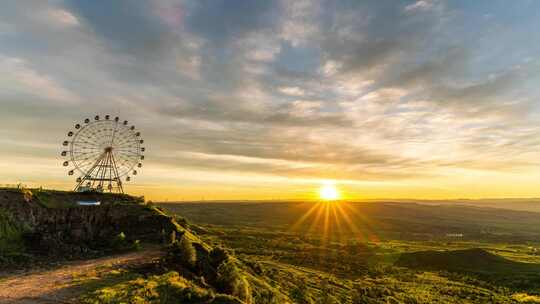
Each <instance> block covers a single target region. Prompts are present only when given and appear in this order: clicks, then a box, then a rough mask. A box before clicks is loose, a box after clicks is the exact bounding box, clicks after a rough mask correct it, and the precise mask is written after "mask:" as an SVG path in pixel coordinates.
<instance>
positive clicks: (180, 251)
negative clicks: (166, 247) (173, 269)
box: [171, 235, 197, 269]
mask: <svg viewBox="0 0 540 304" xmlns="http://www.w3.org/2000/svg"><path fill="white" fill-rule="evenodd" d="M171 254H172V260H173V262H175V263H180V264H181V265H183V266H185V267H187V268H190V269H193V268H195V265H196V263H197V252H196V251H195V248H194V247H193V244H192V243H191V241H190V240H188V238H187V237H186V236H185V235H182V237H181V238H180V240H179V241H177V242H175V243H173V244H172V248H171Z"/></svg>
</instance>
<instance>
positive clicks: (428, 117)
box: [0, 0, 540, 201]
mask: <svg viewBox="0 0 540 304" xmlns="http://www.w3.org/2000/svg"><path fill="white" fill-rule="evenodd" d="M539 15H540V2H539V1H533V0H516V1H497V0H489V1H487V0H485V1H465V0H463V1H457V0H456V1H436V0H420V1H414V0H413V1H390V0H377V1H356V0H349V1H346V0H344V1H322V0H320V1H319V0H312V1H311V0H310V1H306V0H300V1H281V0H278V1H266V0H265V1H251V0H249V1H248V0H245V1H239V0H230V1H225V0H221V1H219V0H212V1H209V0H208V1H206V0H200V1H199V0H198V1H195V0H193V1H187V0H186V1H184V0H180V1H176V0H160V1H157V0H144V1H142V0H140V1H137V0H132V1H122V0H118V1H83V0H81V1H60V0H57V1H41V0H39V1H31V0H28V1H17V0H8V1H3V2H2V9H0V146H1V148H0V184H3V183H5V184H11V183H17V182H22V183H23V184H26V185H30V186H39V185H42V186H44V187H47V188H58V189H70V188H72V187H73V186H74V180H73V176H68V175H67V170H66V168H64V167H62V161H63V160H62V158H61V157H60V152H61V151H62V146H61V143H62V141H63V140H65V139H66V134H67V132H68V131H70V130H73V126H74V124H75V123H78V122H81V121H83V120H84V119H85V118H87V117H90V118H91V117H93V116H94V115H96V114H99V115H105V114H110V115H112V116H120V117H121V118H122V119H128V120H129V121H130V122H132V123H133V124H135V126H136V127H137V129H138V130H140V131H141V133H142V136H143V138H144V140H145V146H146V153H145V155H146V159H145V161H144V166H143V168H142V170H140V174H139V175H137V176H136V177H135V178H134V179H132V181H131V182H130V183H129V184H128V185H126V189H127V191H128V192H129V193H133V194H136V195H145V196H146V197H147V198H149V199H153V200H170V201H172V200H195V199H197V200H198V199H289V198H296V199H304V198H311V197H313V196H314V195H315V193H316V191H317V189H318V188H319V187H320V185H321V184H324V183H329V182H330V183H335V184H336V186H337V187H338V188H339V189H340V191H341V192H342V195H343V196H344V197H347V198H354V199H363V198H426V199H438V198H501V197H539V196H540V186H539V181H540V124H539V122H540V99H539V98H540V87H539V86H538V83H539V82H538V81H539V80H540V77H539V76H540V73H539V72H540V39H538V38H539V36H538V30H539V29H540V16H539Z"/></svg>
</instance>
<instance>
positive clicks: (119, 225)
mask: <svg viewBox="0 0 540 304" xmlns="http://www.w3.org/2000/svg"><path fill="white" fill-rule="evenodd" d="M59 195H60V196H61V197H64V198H66V199H68V200H75V199H80V198H74V197H70V192H59ZM77 195H80V194H79V193H74V194H73V196H77ZM92 195H93V196H95V198H93V199H98V200H101V201H105V202H106V203H105V204H102V205H101V206H76V205H74V206H73V207H69V208H47V207H44V205H43V204H41V203H40V202H39V200H38V198H36V197H35V196H28V195H27V196H26V197H25V196H24V194H23V193H21V192H20V191H17V190H3V191H0V208H1V209H3V210H4V211H7V212H9V213H10V214H11V215H12V217H14V218H15V219H16V220H17V221H19V222H21V223H23V226H24V227H25V229H26V231H25V233H24V239H25V243H26V248H27V250H29V251H31V252H34V253H41V254H58V253H67V254H77V253H84V252H85V251H89V250H94V249H100V248H107V246H108V245H109V244H110V242H111V241H113V240H114V239H115V237H117V236H118V235H119V234H120V233H123V235H125V240H126V241H135V240H140V241H148V242H164V241H166V240H167V239H168V238H169V237H170V235H171V234H172V232H178V231H180V230H182V228H181V227H179V226H178V225H177V224H176V223H175V222H174V221H173V220H172V219H171V218H170V217H169V216H167V215H165V214H164V213H163V212H161V211H160V210H159V209H156V208H153V207H149V206H147V205H144V204H143V203H140V201H138V200H137V199H135V198H132V199H131V200H129V199H127V198H129V197H126V196H124V195H122V196H118V198H119V200H118V201H115V200H114V198H115V196H111V195H102V197H99V196H100V194H92ZM86 199H88V198H86Z"/></svg>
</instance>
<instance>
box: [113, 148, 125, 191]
mask: <svg viewBox="0 0 540 304" xmlns="http://www.w3.org/2000/svg"><path fill="white" fill-rule="evenodd" d="M111 161H112V164H113V166H112V168H113V172H114V176H115V179H116V186H117V187H118V192H120V193H122V194H123V193H124V187H123V186H122V180H121V179H120V174H118V167H116V160H115V159H114V154H112V153H111Z"/></svg>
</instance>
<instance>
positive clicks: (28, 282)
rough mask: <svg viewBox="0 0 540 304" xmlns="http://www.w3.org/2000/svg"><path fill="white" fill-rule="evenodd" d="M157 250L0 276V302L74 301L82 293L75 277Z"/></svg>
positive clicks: (155, 254)
mask: <svg viewBox="0 0 540 304" xmlns="http://www.w3.org/2000/svg"><path fill="white" fill-rule="evenodd" d="M161 255H162V252H161V251H160V250H159V249H148V250H143V251H138V252H131V253H127V254H122V255H115V256H109V257H104V258H99V259H94V260H84V261H75V262H68V263H65V264H64V265H62V266H59V267H57V268H55V269H51V270H45V271H32V272H26V273H22V274H16V275H12V276H5V277H2V278H0V303H6V304H7V303H12V304H30V303H37V304H52V303H76V301H74V300H75V299H76V298H77V297H78V296H79V295H81V294H82V293H83V292H84V289H82V288H77V285H76V283H77V280H76V278H80V277H84V276H94V277H95V276H98V277H99V275H100V274H103V273H107V272H109V271H111V270H114V269H120V268H127V267H136V266H138V265H143V264H146V263H149V262H151V261H152V260H154V259H156V258H159V257H160V256H161Z"/></svg>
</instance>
